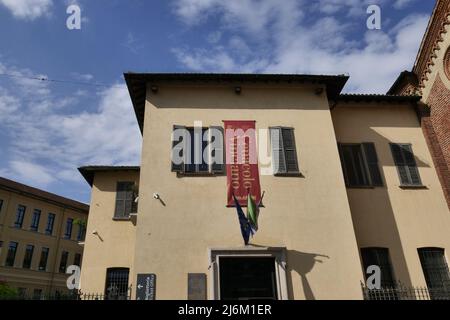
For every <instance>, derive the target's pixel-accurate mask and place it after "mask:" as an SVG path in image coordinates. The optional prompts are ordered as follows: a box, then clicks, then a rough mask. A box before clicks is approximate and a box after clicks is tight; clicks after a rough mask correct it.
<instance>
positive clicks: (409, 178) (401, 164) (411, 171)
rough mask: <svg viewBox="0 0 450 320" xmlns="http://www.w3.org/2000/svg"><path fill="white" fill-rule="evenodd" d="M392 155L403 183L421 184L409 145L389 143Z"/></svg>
mask: <svg viewBox="0 0 450 320" xmlns="http://www.w3.org/2000/svg"><path fill="white" fill-rule="evenodd" d="M391 151H392V156H393V158H394V162H395V166H396V167H397V170H398V175H399V177H400V182H401V184H403V185H421V180H420V176H419V170H418V169H417V165H416V160H415V158H414V154H413V152H412V148H411V145H408V144H396V143H391Z"/></svg>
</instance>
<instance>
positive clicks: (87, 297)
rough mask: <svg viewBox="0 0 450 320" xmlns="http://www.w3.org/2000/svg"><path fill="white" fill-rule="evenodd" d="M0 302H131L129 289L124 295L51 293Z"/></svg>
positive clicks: (23, 296)
mask: <svg viewBox="0 0 450 320" xmlns="http://www.w3.org/2000/svg"><path fill="white" fill-rule="evenodd" d="M0 300H131V287H129V288H128V289H127V290H126V293H124V292H121V294H117V292H108V294H106V295H105V294H103V293H83V292H81V291H77V290H74V291H71V292H67V293H52V294H40V295H37V294H35V293H33V294H17V295H10V296H7V297H2V296H0Z"/></svg>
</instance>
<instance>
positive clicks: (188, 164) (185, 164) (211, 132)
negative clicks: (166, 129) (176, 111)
mask: <svg viewBox="0 0 450 320" xmlns="http://www.w3.org/2000/svg"><path fill="white" fill-rule="evenodd" d="M205 155H206V157H205ZM171 167H172V171H173V172H177V173H179V174H185V175H195V174H223V173H224V168H225V161H224V140H223V128H222V127H216V126H213V127H209V128H187V127H184V126H174V128H173V133H172V158H171Z"/></svg>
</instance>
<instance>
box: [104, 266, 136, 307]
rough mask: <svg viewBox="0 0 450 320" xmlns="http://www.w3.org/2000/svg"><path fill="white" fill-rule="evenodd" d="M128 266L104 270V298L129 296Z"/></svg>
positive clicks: (124, 298)
mask: <svg viewBox="0 0 450 320" xmlns="http://www.w3.org/2000/svg"><path fill="white" fill-rule="evenodd" d="M129 272H130V270H129V269H128V268H109V269H107V272H106V285H105V300H127V299H128V297H129V287H128V276H129Z"/></svg>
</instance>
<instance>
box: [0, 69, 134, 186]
mask: <svg viewBox="0 0 450 320" xmlns="http://www.w3.org/2000/svg"><path fill="white" fill-rule="evenodd" d="M0 68H3V70H5V71H6V72H7V73H13V72H14V73H15V75H16V76H17V77H12V78H11V79H10V80H12V81H13V83H9V82H6V84H8V85H4V86H2V85H1V84H2V83H1V82H0V112H1V113H2V116H1V117H0V126H1V129H2V130H1V131H0V139H2V140H3V141H8V145H6V146H5V147H4V149H5V152H4V153H3V159H2V160H3V161H4V163H5V164H6V166H7V167H5V168H3V169H2V170H1V172H0V173H1V174H2V175H4V176H5V177H9V178H11V179H18V180H20V181H22V182H24V183H31V184H34V185H35V186H37V187H43V188H45V187H47V186H48V185H49V184H52V183H54V182H55V183H56V182H60V181H67V182H74V181H78V182H79V183H84V182H83V181H82V177H81V176H80V174H79V173H78V171H77V167H79V166H82V165H88V164H105V165H118V164H128V165H130V164H139V160H140V148H141V135H140V132H139V127H138V125H137V122H136V118H135V116H134V112H133V108H132V105H131V100H130V97H129V94H128V91H127V89H126V86H125V85H111V86H110V87H107V88H105V89H102V90H99V89H97V88H95V89H94V90H95V91H93V92H92V91H91V90H93V88H89V94H87V93H86V91H85V90H88V88H83V89H84V91H80V90H75V89H74V90H73V92H70V93H69V94H67V95H63V96H61V92H60V91H58V92H53V88H54V87H52V85H51V84H49V83H47V82H39V81H36V80H29V79H23V78H21V77H19V76H24V75H27V76H29V75H33V74H32V72H31V71H30V70H26V69H18V68H13V67H6V66H5V65H1V64H0ZM35 76H36V75H35ZM55 88H60V86H58V87H55ZM36 89H37V90H36ZM33 90H36V91H34V95H30V92H33ZM97 90H99V91H97ZM79 99H85V100H79ZM69 105H76V106H79V108H71V109H67V108H66V107H67V106H69ZM72 109H73V110H75V111H70V110H72Z"/></svg>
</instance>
